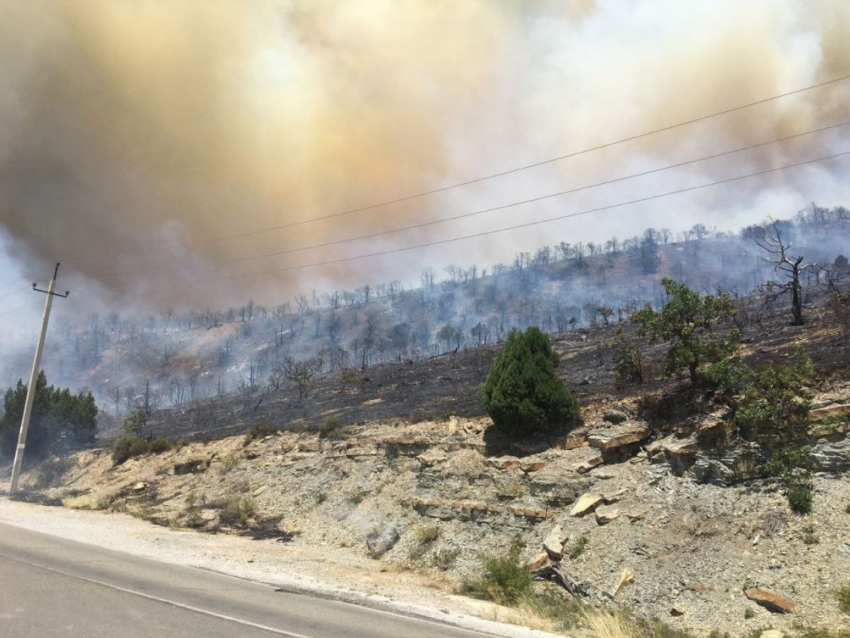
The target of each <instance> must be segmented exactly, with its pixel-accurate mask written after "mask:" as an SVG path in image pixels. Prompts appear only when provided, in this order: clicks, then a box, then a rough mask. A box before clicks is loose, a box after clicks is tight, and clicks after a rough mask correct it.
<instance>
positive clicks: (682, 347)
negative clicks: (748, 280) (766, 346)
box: [631, 279, 741, 385]
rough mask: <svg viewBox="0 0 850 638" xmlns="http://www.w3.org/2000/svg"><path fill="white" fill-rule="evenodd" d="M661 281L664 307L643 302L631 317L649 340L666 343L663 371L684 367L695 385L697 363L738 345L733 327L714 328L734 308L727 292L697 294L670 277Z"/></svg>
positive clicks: (717, 357)
mask: <svg viewBox="0 0 850 638" xmlns="http://www.w3.org/2000/svg"><path fill="white" fill-rule="evenodd" d="M662 283H663V285H664V290H665V291H666V292H667V303H665V304H664V307H663V308H662V309H661V310H660V311H656V310H655V309H654V308H653V307H652V306H650V305H649V304H647V305H646V306H645V307H644V308H643V310H638V311H637V312H635V313H634V314H633V315H632V317H631V318H632V321H634V322H636V323H637V324H638V325H639V328H638V332H639V334H641V335H643V336H646V337H648V338H649V342H650V343H652V344H656V343H660V342H667V343H669V344H670V348H669V350H668V351H667V354H666V355H664V373H665V374H666V375H668V376H670V375H674V374H677V373H679V372H680V371H682V370H687V371H688V374H689V376H690V379H691V384H692V385H696V383H697V379H698V377H697V373H698V371H699V369H700V366H702V365H706V364H711V363H715V362H717V361H720V360H722V359H724V358H726V357H728V356H729V355H731V354H733V353H734V352H735V350H736V349H737V348H738V342H739V340H740V337H741V335H740V333H739V332H738V331H737V330H731V331H730V332H729V333H728V334H726V335H717V334H715V332H714V329H715V327H716V326H717V324H719V323H722V322H724V321H728V320H730V319H732V318H733V317H734V316H735V308H734V306H733V304H732V299H731V298H730V297H729V295H728V294H722V295H717V296H714V295H700V294H699V293H698V292H695V291H693V290H691V289H690V288H688V287H687V285H685V284H683V283H678V282H676V281H673V280H672V279H664V280H663V281H662Z"/></svg>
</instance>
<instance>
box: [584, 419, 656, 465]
mask: <svg viewBox="0 0 850 638" xmlns="http://www.w3.org/2000/svg"><path fill="white" fill-rule="evenodd" d="M651 434H652V432H651V431H650V429H649V426H648V425H647V424H646V423H643V422H638V421H625V422H623V423H620V424H619V425H616V426H614V425H612V426H609V427H603V428H598V429H596V430H594V431H593V433H592V434H590V435H589V436H588V437H587V442H588V444H589V445H590V446H591V447H594V448H596V449H598V450H600V451H601V452H602V455H603V456H604V457H605V460H606V461H616V460H620V459H623V458H627V457H629V456H632V455H633V454H634V452H635V451H636V450H637V448H638V446H639V445H640V443H642V442H643V441H646V440H647V439H648V438H649V437H650V436H651Z"/></svg>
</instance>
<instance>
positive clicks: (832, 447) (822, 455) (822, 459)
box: [812, 439, 850, 473]
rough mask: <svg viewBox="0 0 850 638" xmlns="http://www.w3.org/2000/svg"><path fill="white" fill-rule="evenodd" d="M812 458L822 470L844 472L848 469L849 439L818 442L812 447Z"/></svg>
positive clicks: (849, 456)
mask: <svg viewBox="0 0 850 638" xmlns="http://www.w3.org/2000/svg"><path fill="white" fill-rule="evenodd" d="M812 458H813V459H814V460H815V462H816V463H817V464H818V469H819V470H821V471H822V472H835V473H838V472H846V471H848V470H850V439H844V440H842V441H836V442H835V443H818V444H817V445H815V446H814V447H813V448H812Z"/></svg>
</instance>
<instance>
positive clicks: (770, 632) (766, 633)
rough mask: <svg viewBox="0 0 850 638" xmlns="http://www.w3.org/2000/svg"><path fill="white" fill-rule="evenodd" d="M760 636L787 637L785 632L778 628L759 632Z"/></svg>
mask: <svg viewBox="0 0 850 638" xmlns="http://www.w3.org/2000/svg"><path fill="white" fill-rule="evenodd" d="M759 638H785V634H783V633H782V632H781V631H779V630H778V629H767V630H765V631H763V632H761V633H760V634H759Z"/></svg>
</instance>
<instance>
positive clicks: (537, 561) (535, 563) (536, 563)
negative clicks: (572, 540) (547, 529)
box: [527, 552, 549, 572]
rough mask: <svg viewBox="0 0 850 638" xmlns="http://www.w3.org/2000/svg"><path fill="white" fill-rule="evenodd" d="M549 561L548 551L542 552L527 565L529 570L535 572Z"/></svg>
mask: <svg viewBox="0 0 850 638" xmlns="http://www.w3.org/2000/svg"><path fill="white" fill-rule="evenodd" d="M548 562H549V554H547V553H546V552H540V553H539V554H538V555H537V556H535V557H534V558H532V559H531V560H530V561H528V565H527V567H528V569H529V571H532V572H534V571H537V570H538V569H540V568H541V567H543V566H544V565H546V563H548Z"/></svg>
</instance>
